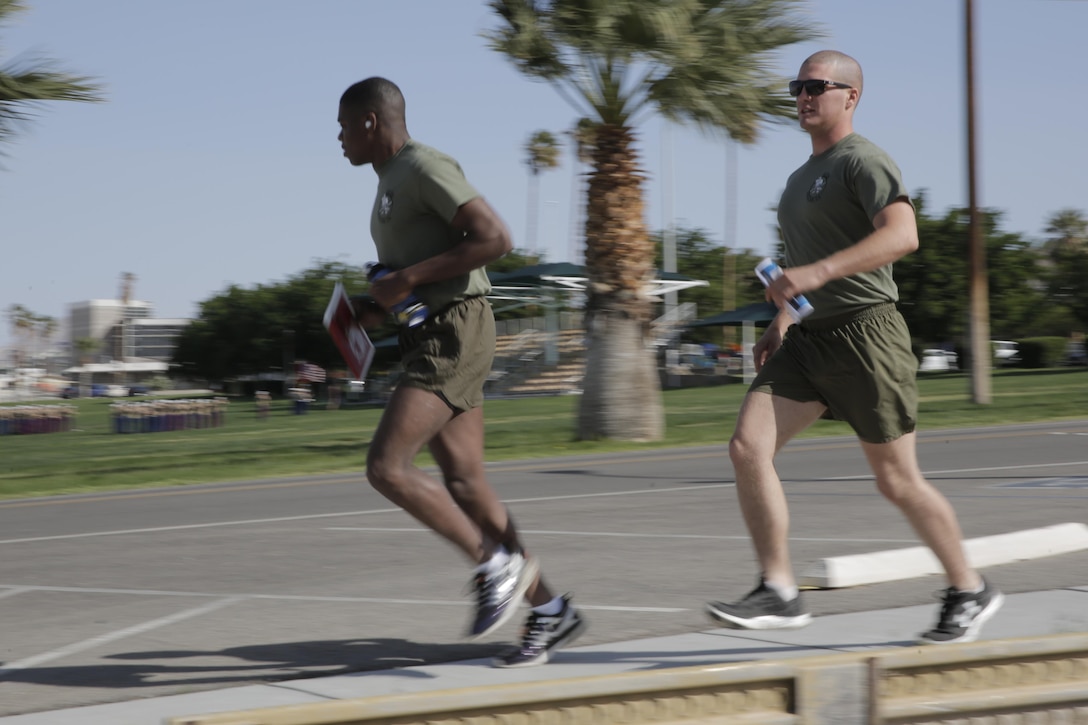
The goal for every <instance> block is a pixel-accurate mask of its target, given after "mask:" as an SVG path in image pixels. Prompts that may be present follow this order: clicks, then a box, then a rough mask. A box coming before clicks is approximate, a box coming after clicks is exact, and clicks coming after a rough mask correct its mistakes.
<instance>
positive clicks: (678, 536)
mask: <svg viewBox="0 0 1088 725" xmlns="http://www.w3.org/2000/svg"><path fill="white" fill-rule="evenodd" d="M325 531H367V532H373V533H416V534H429V533H431V532H430V531H428V530H427V529H424V528H422V527H419V528H381V527H377V526H326V527H325ZM521 533H523V534H532V535H534V536H604V537H614V538H620V539H713V540H717V541H748V540H749V537H748V536H714V535H712V534H642V533H623V532H609V531H550V530H547V529H539V530H522V532H521ZM790 541H828V542H839V543H842V542H846V543H853V544H912V543H914V542H915V541H917V539H823V538H809V537H803V536H791V537H790Z"/></svg>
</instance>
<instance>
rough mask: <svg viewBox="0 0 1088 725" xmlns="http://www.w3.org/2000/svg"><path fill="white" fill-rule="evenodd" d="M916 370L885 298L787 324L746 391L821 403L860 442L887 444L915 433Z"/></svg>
mask: <svg viewBox="0 0 1088 725" xmlns="http://www.w3.org/2000/svg"><path fill="white" fill-rule="evenodd" d="M917 368H918V360H917V359H916V358H915V357H914V353H913V352H912V351H911V343H910V332H909V331H908V330H907V324H906V322H905V321H904V320H903V316H902V315H901V314H899V310H897V309H896V308H895V305H894V304H892V303H888V304H883V305H876V306H873V307H869V308H866V309H864V310H861V311H860V312H855V313H850V314H846V315H840V316H838V317H831V318H827V319H822V320H811V321H810V320H805V321H804V322H803V323H801V324H800V325H791V326H790V328H789V330H788V331H787V332H786V337H785V339H784V340H783V342H782V347H780V348H779V349H778V351H777V352H775V354H774V355H773V356H771V358H770V360H768V361H767V363H766V364H765V365H764V366H763V369H762V370H760V371H759V374H758V375H757V376H756V378H755V380H754V381H752V385H751V387H750V388H749V390H750V391H759V392H764V393H770V394H772V395H778V396H781V397H783V398H789V399H790V400H796V401H798V402H803V403H805V402H812V401H819V402H821V403H823V404H824V405H826V406H827V409H828V412H827V414H826V415H825V416H824V417H827V418H831V419H833V420H842V421H845V422H847V423H848V424H849V425H850V427H851V428H853V429H854V432H855V433H856V434H857V436H858V438H860V439H861V440H863V441H865V442H867V443H888V442H890V441H894V440H896V439H897V438H899V437H901V436H903V435H906V434H907V433H912V432H914V428H915V425H916V423H917V417H918V384H917V381H916V379H915V373H916V371H917Z"/></svg>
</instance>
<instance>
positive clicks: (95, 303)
mask: <svg viewBox="0 0 1088 725" xmlns="http://www.w3.org/2000/svg"><path fill="white" fill-rule="evenodd" d="M153 314H154V309H153V307H152V306H151V303H150V302H143V301H140V300H130V301H128V302H124V301H122V300H89V301H87V302H77V303H74V304H71V305H69V320H68V346H69V349H70V350H71V357H72V362H74V363H79V362H80V360H78V358H79V356H80V352H79V341H80V340H83V339H92V340H97V341H99V343H100V344H99V347H98V349H97V350H96V351H95V352H94V353H93V354H92V355H90V356H89V358H90V359H89V360H88V362H97V363H104V362H108V361H111V360H115V361H122V362H124V361H128V362H136V361H156V362H168V361H169V360H170V358H171V357H172V356H173V354H174V347H175V346H176V344H177V338H178V336H179V335H180V334H181V331H182V330H184V329H185V327H186V326H187V325H188V324H189V322H190V320H187V319H184V318H156V317H153Z"/></svg>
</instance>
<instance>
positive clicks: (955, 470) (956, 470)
mask: <svg viewBox="0 0 1088 725" xmlns="http://www.w3.org/2000/svg"><path fill="white" fill-rule="evenodd" d="M1058 466H1088V461H1066V462H1064V463H1026V464H1024V465H1022V466H983V467H980V468H946V469H944V470H942V471H922V475H923V476H940V475H945V474H948V473H985V472H986V471H1015V470H1023V469H1025V468H1054V467H1058ZM867 478H869V479H871V478H873V474H871V473H863V474H860V475H857V476H825V477H823V478H814V479H812V480H813V481H859V480H864V479H867ZM0 543H3V542H0Z"/></svg>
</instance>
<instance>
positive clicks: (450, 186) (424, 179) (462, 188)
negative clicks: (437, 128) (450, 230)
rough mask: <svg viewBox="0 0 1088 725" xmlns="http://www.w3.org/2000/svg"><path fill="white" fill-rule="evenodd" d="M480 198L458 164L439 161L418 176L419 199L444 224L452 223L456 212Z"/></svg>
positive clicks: (444, 160)
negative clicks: (444, 222) (443, 221)
mask: <svg viewBox="0 0 1088 725" xmlns="http://www.w3.org/2000/svg"><path fill="white" fill-rule="evenodd" d="M478 196H480V192H478V191H476V189H475V188H474V187H473V186H472V184H470V183H468V180H467V179H466V178H465V174H464V172H463V171H462V170H461V166H460V164H458V163H457V162H456V161H454V160H452V159H440V160H437V161H435V162H434V163H432V164H430V165H429V168H428V169H427V170H426V173H423V174H421V175H420V179H419V197H420V200H421V201H422V202H423V204H424V205H425V206H426V207H427V208H429V209H430V210H432V211H433V212H434V213H435V214H437V215H438V216H439V217H441V218H442V219H443V220H445V221H446V222H450V221H453V217H454V216H456V214H457V210H458V209H460V208H461V207H462V206H463V205H464V204H466V203H468V202H470V201H472V200H473V199H475V198H476V197H478Z"/></svg>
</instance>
